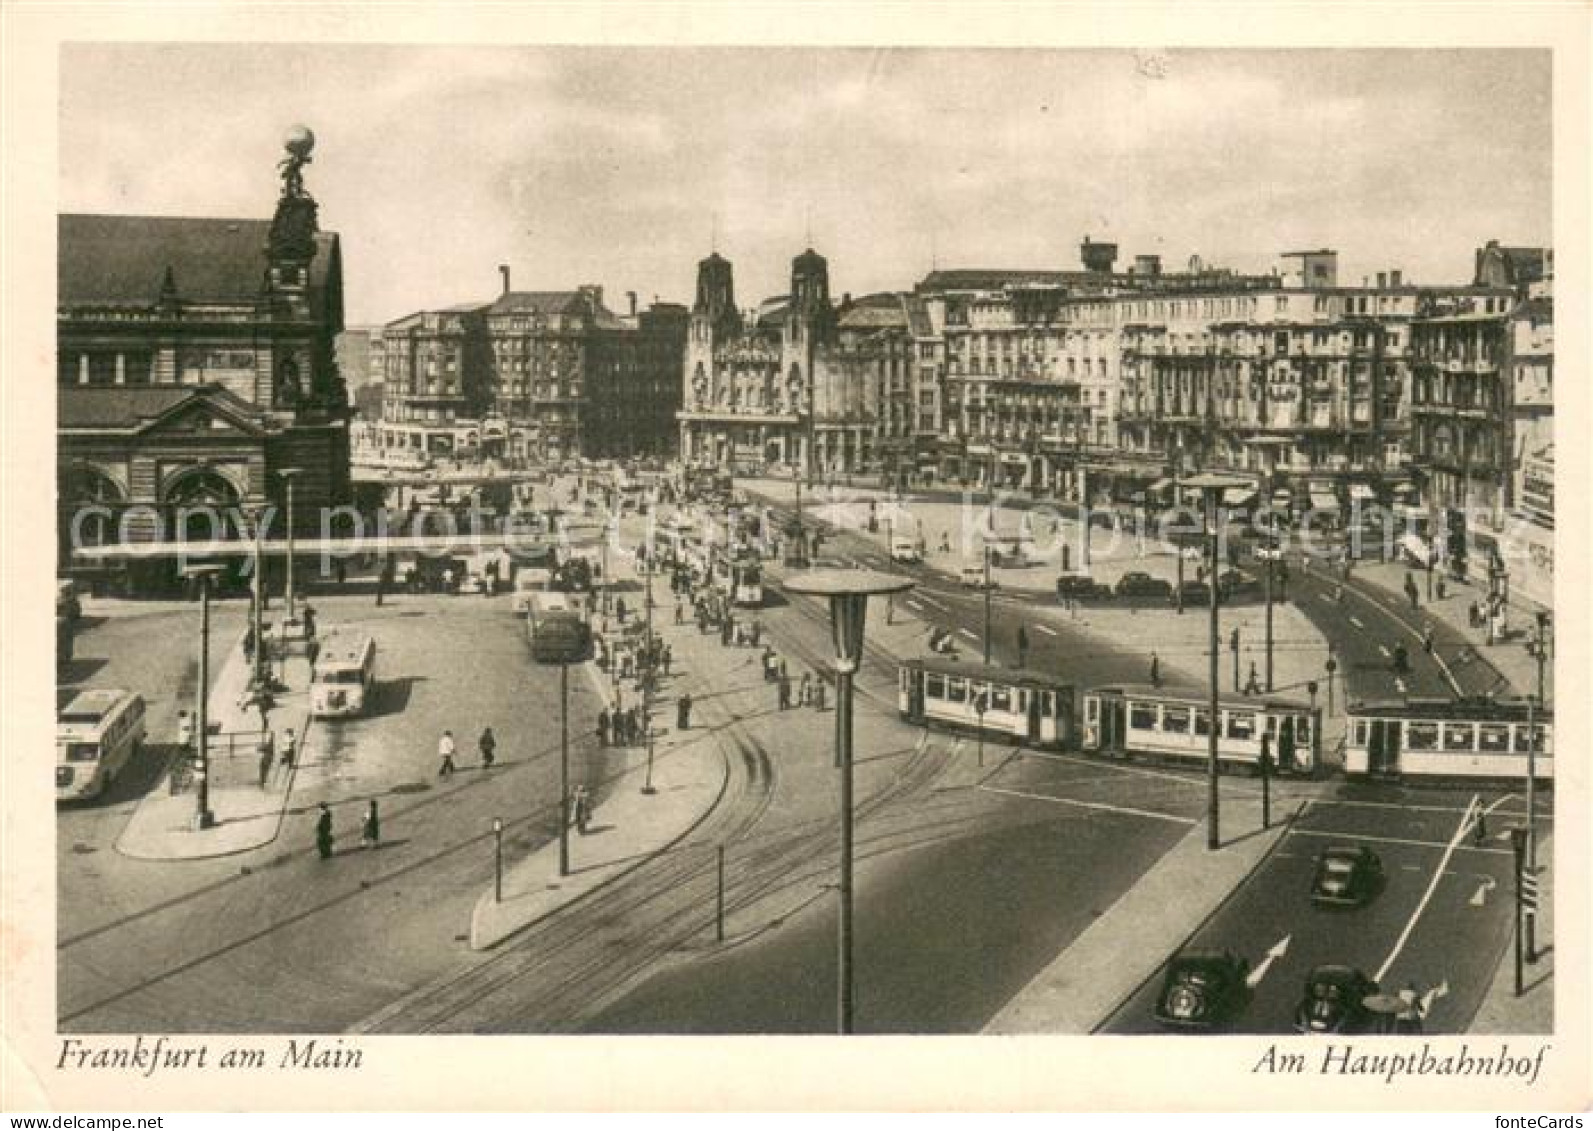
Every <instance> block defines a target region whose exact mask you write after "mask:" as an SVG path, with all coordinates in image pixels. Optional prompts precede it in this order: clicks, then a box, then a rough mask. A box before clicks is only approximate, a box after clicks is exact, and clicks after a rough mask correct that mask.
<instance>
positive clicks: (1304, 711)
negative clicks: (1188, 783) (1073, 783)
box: [1081, 684, 1322, 775]
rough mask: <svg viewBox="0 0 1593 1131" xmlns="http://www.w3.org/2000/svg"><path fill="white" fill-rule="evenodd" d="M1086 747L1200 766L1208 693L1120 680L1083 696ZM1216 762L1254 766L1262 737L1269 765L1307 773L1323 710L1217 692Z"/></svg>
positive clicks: (1312, 767) (1204, 755) (1316, 752)
mask: <svg viewBox="0 0 1593 1131" xmlns="http://www.w3.org/2000/svg"><path fill="white" fill-rule="evenodd" d="M1083 702H1084V723H1083V726H1082V728H1081V730H1082V733H1083V744H1082V745H1083V749H1084V750H1085V751H1086V752H1087V753H1094V754H1108V755H1115V756H1119V757H1122V756H1136V755H1137V756H1141V757H1148V758H1156V759H1163V760H1166V761H1169V762H1178V763H1188V764H1200V765H1204V764H1206V762H1207V761H1208V759H1209V758H1210V756H1211V754H1210V729H1209V726H1210V724H1209V719H1210V718H1211V704H1210V699H1209V697H1208V695H1207V694H1206V692H1205V691H1203V690H1200V689H1197V688H1169V687H1152V686H1148V685H1134V684H1122V685H1117V686H1113V687H1095V688H1091V689H1090V690H1088V691H1086V692H1085V693H1084V696H1083ZM1217 711H1218V715H1219V716H1220V719H1219V729H1218V732H1217V736H1218V737H1217V764H1218V767H1219V768H1220V769H1222V770H1224V771H1238V770H1250V771H1254V772H1259V770H1260V762H1261V749H1262V739H1263V738H1264V737H1266V738H1270V751H1271V756H1272V766H1273V768H1274V770H1275V771H1276V772H1278V773H1282V774H1296V775H1308V774H1312V773H1315V772H1316V769H1317V766H1318V765H1320V762H1321V753H1322V736H1321V721H1322V713H1321V711H1320V710H1317V709H1314V708H1312V707H1310V706H1308V705H1307V704H1305V703H1301V702H1297V701H1295V700H1292V699H1286V698H1278V697H1271V696H1269V697H1260V698H1252V697H1249V696H1238V695H1224V696H1221V697H1219V698H1218V701H1217Z"/></svg>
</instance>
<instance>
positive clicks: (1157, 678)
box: [1150, 652, 1162, 687]
mask: <svg viewBox="0 0 1593 1131" xmlns="http://www.w3.org/2000/svg"><path fill="white" fill-rule="evenodd" d="M1150 681H1151V686H1152V687H1160V686H1161V685H1162V658H1161V657H1160V656H1158V655H1157V654H1156V653H1155V652H1152V653H1151V662H1150Z"/></svg>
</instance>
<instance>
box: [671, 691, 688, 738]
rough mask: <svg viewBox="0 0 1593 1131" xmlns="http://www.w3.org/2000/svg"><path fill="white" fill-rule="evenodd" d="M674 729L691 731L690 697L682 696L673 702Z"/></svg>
mask: <svg viewBox="0 0 1593 1131" xmlns="http://www.w3.org/2000/svg"><path fill="white" fill-rule="evenodd" d="M675 729H676V730H690V729H691V696H690V695H682V696H681V697H680V698H679V699H677V700H676V701H675Z"/></svg>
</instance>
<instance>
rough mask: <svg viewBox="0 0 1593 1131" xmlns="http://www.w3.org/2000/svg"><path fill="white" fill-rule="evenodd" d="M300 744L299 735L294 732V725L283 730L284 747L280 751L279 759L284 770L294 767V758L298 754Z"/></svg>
mask: <svg viewBox="0 0 1593 1131" xmlns="http://www.w3.org/2000/svg"><path fill="white" fill-rule="evenodd" d="M298 744H299V739H298V736H297V735H295V734H294V733H293V728H292V727H288V729H287V730H285V731H283V732H282V749H281V751H280V752H279V753H278V759H277V760H278V761H280V762H281V763H282V768H283V769H284V770H291V769H293V762H294V759H295V758H296V757H297V755H298Z"/></svg>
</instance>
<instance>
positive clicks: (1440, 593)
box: [1435, 574, 1444, 601]
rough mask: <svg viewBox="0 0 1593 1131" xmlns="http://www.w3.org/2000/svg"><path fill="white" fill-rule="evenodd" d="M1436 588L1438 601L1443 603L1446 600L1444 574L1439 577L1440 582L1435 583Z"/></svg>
mask: <svg viewBox="0 0 1593 1131" xmlns="http://www.w3.org/2000/svg"><path fill="white" fill-rule="evenodd" d="M1435 587H1436V589H1437V591H1438V599H1439V600H1440V601H1442V600H1443V599H1444V575H1443V574H1439V575H1438V580H1437V582H1436V583H1435Z"/></svg>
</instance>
